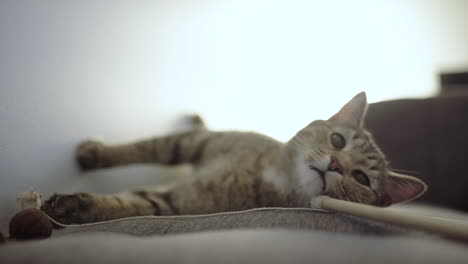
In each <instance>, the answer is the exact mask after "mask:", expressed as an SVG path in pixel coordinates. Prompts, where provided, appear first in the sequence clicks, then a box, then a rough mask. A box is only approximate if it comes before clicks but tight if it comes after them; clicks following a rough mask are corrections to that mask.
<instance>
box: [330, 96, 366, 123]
mask: <svg viewBox="0 0 468 264" xmlns="http://www.w3.org/2000/svg"><path fill="white" fill-rule="evenodd" d="M366 110H367V99H366V93H365V92H361V93H359V94H358V95H356V96H354V98H353V99H351V101H349V102H348V103H347V104H346V105H345V106H343V108H341V110H340V111H339V112H338V113H336V114H335V115H334V116H332V117H331V118H330V119H329V120H330V121H338V122H343V123H351V124H353V125H356V126H360V127H362V126H363V122H364V116H365V114H366Z"/></svg>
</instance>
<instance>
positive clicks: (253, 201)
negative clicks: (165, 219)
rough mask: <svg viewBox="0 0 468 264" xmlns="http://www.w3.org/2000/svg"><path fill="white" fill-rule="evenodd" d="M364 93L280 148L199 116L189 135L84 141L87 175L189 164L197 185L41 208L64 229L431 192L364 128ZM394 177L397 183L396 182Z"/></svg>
mask: <svg viewBox="0 0 468 264" xmlns="http://www.w3.org/2000/svg"><path fill="white" fill-rule="evenodd" d="M366 105H367V103H366V100H365V94H364V93H361V94H359V95H357V96H356V97H355V98H353V100H351V101H350V102H349V103H348V104H347V105H345V106H344V107H343V108H342V109H341V110H340V111H339V112H338V113H337V114H336V115H335V116H333V117H332V118H331V119H329V120H327V121H314V122H312V123H311V124H309V125H308V126H307V127H305V128H304V129H302V130H301V131H299V132H298V133H297V134H296V135H295V136H294V137H293V138H292V139H291V140H290V141H288V142H287V143H282V142H279V141H276V140H273V139H271V138H269V137H266V136H263V135H260V134H257V133H252V132H238V131H231V132H215V131H210V130H208V129H206V127H205V126H204V125H203V121H202V120H201V119H200V118H198V117H194V118H193V119H192V120H191V121H192V124H193V129H192V130H190V131H187V132H183V133H179V134H173V135H168V136H165V137H157V138H151V139H147V140H142V141H138V142H134V143H130V144H124V145H117V146H110V145H105V144H104V143H101V142H97V141H87V142H84V143H82V144H81V145H80V146H79V147H78V149H77V160H78V163H79V164H80V166H81V168H83V169H84V170H93V169H101V168H111V167H115V166H123V165H129V164H133V163H157V164H163V165H168V166H172V165H179V164H191V165H192V166H193V170H192V174H193V175H191V177H189V178H188V179H185V180H181V181H179V182H177V183H174V184H170V185H161V186H147V187H144V188H141V189H139V190H135V191H129V192H122V193H118V194H114V195H98V194H89V193H75V194H54V195H52V196H51V197H49V199H48V200H47V201H46V202H45V203H44V205H43V206H42V208H41V209H42V210H43V211H44V212H46V213H47V214H48V215H49V216H51V217H52V218H54V219H56V220H57V221H59V222H61V223H65V224H71V223H87V222H96V221H104V220H110V219H116V218H122V217H129V216H142V215H182V214H206V213H215V212H226V211H236V210H245V209H250V208H257V207H309V203H310V200H311V198H313V197H315V196H317V195H320V194H327V195H330V196H332V197H335V198H339V199H344V200H350V201H355V202H361V203H366V204H374V205H381V206H387V205H390V204H392V203H395V202H401V201H405V200H409V199H414V198H416V197H418V196H419V195H421V194H422V193H423V192H424V191H425V190H426V186H425V184H424V183H423V182H421V181H420V180H418V179H416V178H413V177H409V176H405V175H397V174H395V173H393V172H391V171H390V170H389V168H388V164H387V161H386V160H385V157H384V155H383V154H382V152H381V151H380V150H379V148H378V147H377V146H376V144H375V143H374V141H373V140H372V137H371V135H370V134H369V133H368V132H367V131H365V130H364V129H363V127H362V119H363V117H364V114H365V109H366ZM395 179H397V180H395Z"/></svg>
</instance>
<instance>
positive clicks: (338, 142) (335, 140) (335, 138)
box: [330, 133, 346, 149]
mask: <svg viewBox="0 0 468 264" xmlns="http://www.w3.org/2000/svg"><path fill="white" fill-rule="evenodd" d="M330 141H331V143H332V145H333V147H335V148H336V149H342V148H344V147H345V145H346V141H345V139H344V137H343V136H342V135H341V134H338V133H333V134H331V137H330Z"/></svg>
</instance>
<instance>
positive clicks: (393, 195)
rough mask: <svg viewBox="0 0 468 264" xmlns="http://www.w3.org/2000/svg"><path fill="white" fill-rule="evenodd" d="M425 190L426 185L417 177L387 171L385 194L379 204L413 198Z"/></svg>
mask: <svg viewBox="0 0 468 264" xmlns="http://www.w3.org/2000/svg"><path fill="white" fill-rule="evenodd" d="M426 191H427V185H426V184H425V183H424V182H423V181H421V180H420V179H418V178H415V177H412V176H408V175H403V174H399V173H396V172H393V171H390V172H389V175H388V180H387V186H386V188H385V194H384V195H383V197H382V198H381V200H380V204H379V205H380V206H383V207H386V206H389V205H392V204H395V203H401V202H407V201H411V200H414V199H416V198H418V197H419V196H421V195H422V194H423V193H425V192H426Z"/></svg>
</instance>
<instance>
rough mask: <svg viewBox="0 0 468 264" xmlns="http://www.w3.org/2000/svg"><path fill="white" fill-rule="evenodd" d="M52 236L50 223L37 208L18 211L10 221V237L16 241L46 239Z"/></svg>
mask: <svg viewBox="0 0 468 264" xmlns="http://www.w3.org/2000/svg"><path fill="white" fill-rule="evenodd" d="M51 234H52V222H51V221H50V219H49V217H48V216H47V215H46V214H45V213H44V212H42V211H41V210H39V209H37V208H28V209H24V210H21V211H19V212H18V213H17V214H16V215H15V216H13V218H11V221H10V237H11V238H14V239H17V240H25V239H34V238H47V237H50V235H51Z"/></svg>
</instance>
